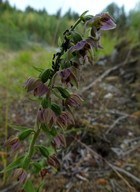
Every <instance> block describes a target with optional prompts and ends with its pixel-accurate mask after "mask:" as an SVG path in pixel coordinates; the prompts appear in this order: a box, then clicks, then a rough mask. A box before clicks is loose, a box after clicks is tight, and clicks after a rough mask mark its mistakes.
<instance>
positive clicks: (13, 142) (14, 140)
mask: <svg viewBox="0 0 140 192" xmlns="http://www.w3.org/2000/svg"><path fill="white" fill-rule="evenodd" d="M5 146H10V147H11V152H15V151H18V150H19V149H20V148H21V142H20V141H19V138H18V137H17V136H11V137H10V138H9V139H8V140H7V142H6V143H5Z"/></svg>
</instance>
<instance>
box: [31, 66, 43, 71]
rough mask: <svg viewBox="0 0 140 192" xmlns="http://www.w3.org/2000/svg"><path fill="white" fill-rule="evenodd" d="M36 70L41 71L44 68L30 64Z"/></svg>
mask: <svg viewBox="0 0 140 192" xmlns="http://www.w3.org/2000/svg"><path fill="white" fill-rule="evenodd" d="M32 67H33V68H34V69H35V70H36V71H38V72H40V73H41V72H42V71H43V70H44V69H42V68H39V67H35V66H32Z"/></svg>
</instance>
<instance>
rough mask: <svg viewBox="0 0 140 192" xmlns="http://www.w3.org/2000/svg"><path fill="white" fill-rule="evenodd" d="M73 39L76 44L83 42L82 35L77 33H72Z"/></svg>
mask: <svg viewBox="0 0 140 192" xmlns="http://www.w3.org/2000/svg"><path fill="white" fill-rule="evenodd" d="M71 37H72V39H73V41H74V43H75V44H76V43H78V42H79V41H81V40H82V37H81V35H80V34H79V33H76V32H75V31H72V34H71Z"/></svg>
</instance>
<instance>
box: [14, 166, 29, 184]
mask: <svg viewBox="0 0 140 192" xmlns="http://www.w3.org/2000/svg"><path fill="white" fill-rule="evenodd" d="M12 176H13V177H14V178H16V179H17V181H19V182H20V183H22V184H25V182H26V180H27V172H26V171H25V170H24V169H22V168H18V169H15V170H14V171H13V173H12Z"/></svg>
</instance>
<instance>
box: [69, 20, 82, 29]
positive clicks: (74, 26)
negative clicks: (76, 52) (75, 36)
mask: <svg viewBox="0 0 140 192" xmlns="http://www.w3.org/2000/svg"><path fill="white" fill-rule="evenodd" d="M80 22H81V18H79V19H78V20H77V21H76V22H75V23H74V25H73V27H72V28H71V31H73V30H74V29H75V28H76V27H77V25H78V24H79V23H80Z"/></svg>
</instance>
